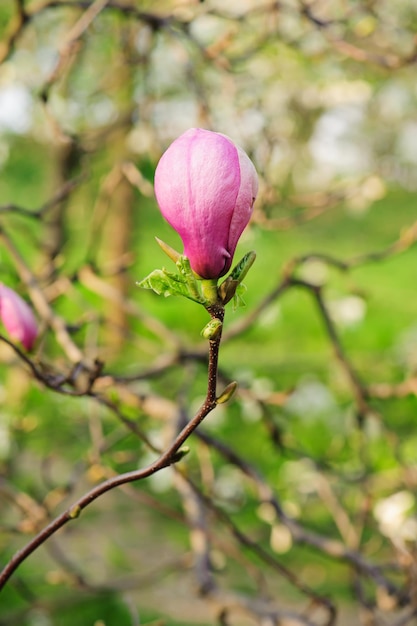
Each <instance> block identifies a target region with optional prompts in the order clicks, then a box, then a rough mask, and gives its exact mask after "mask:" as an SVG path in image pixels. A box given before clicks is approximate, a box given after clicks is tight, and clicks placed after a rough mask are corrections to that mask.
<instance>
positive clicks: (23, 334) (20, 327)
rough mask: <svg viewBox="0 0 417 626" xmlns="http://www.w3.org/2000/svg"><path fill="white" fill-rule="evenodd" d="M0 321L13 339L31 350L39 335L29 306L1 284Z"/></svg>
mask: <svg viewBox="0 0 417 626" xmlns="http://www.w3.org/2000/svg"><path fill="white" fill-rule="evenodd" d="M0 319H1V320H2V322H3V324H4V326H5V328H6V330H7V332H8V333H9V335H10V337H11V338H12V339H16V340H17V341H20V343H21V344H22V345H23V346H24V347H25V348H26V350H30V349H31V348H32V346H33V343H34V341H35V339H36V336H37V334H38V329H37V324H36V320H35V317H34V315H33V313H32V310H31V309H30V307H29V305H28V304H27V303H26V302H25V301H24V300H23V299H22V298H21V297H20V296H19V295H18V294H17V293H16V292H15V291H13V289H10V288H9V287H6V286H5V285H2V284H0Z"/></svg>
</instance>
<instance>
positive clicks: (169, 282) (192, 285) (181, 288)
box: [137, 257, 205, 304]
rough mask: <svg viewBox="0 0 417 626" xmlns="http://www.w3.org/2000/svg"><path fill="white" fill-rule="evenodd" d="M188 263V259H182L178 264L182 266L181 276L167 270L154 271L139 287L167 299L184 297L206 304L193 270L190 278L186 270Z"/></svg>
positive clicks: (139, 283)
mask: <svg viewBox="0 0 417 626" xmlns="http://www.w3.org/2000/svg"><path fill="white" fill-rule="evenodd" d="M187 261H188V259H186V257H181V259H180V260H179V261H178V262H177V265H180V266H181V270H182V271H181V270H180V273H179V274H174V273H173V272H168V270H166V269H165V268H162V269H160V270H154V271H153V272H151V273H150V274H149V275H148V276H146V278H144V279H143V280H141V281H140V282H138V283H137V285H138V286H139V287H142V289H152V291H154V292H155V293H156V294H158V295H159V296H164V297H165V298H168V297H169V296H184V297H185V298H189V299H190V300H194V302H198V303H199V304H204V303H205V300H204V297H203V296H202V295H201V293H200V292H199V289H198V286H197V285H196V282H197V281H196V279H195V277H194V275H192V272H191V268H190V272H191V276H189V274H188V272H187V270H186V269H184V266H186V264H187ZM188 267H189V263H188Z"/></svg>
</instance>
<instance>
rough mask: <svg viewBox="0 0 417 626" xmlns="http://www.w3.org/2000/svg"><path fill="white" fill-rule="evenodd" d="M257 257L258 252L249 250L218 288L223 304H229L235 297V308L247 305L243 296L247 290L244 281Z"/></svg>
mask: <svg viewBox="0 0 417 626" xmlns="http://www.w3.org/2000/svg"><path fill="white" fill-rule="evenodd" d="M255 259H256V253H255V252H254V251H253V250H251V251H250V252H247V253H246V254H245V256H244V257H243V258H242V259H241V260H240V261H239V263H237V265H235V267H234V268H233V269H232V271H231V272H230V274H229V276H228V277H227V278H226V279H225V280H224V281H223V282H222V284H221V285H220V287H219V289H218V292H219V296H220V299H221V301H222V303H223V304H227V303H228V302H230V300H232V298H233V310H235V309H237V308H238V307H241V306H245V301H244V300H243V297H242V296H243V294H244V293H245V292H246V287H245V285H244V284H243V283H242V281H243V279H244V278H245V276H246V274H247V273H248V271H249V270H250V268H251V267H252V265H253V263H254V262H255Z"/></svg>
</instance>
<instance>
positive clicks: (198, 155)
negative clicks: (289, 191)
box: [155, 128, 258, 279]
mask: <svg viewBox="0 0 417 626" xmlns="http://www.w3.org/2000/svg"><path fill="white" fill-rule="evenodd" d="M257 192H258V176H257V174H256V170H255V167H254V165H253V163H252V161H251V160H250V159H249V157H248V155H247V154H246V153H245V152H244V151H243V150H242V149H241V148H239V147H238V146H235V144H234V143H233V142H232V140H231V139H229V137H226V136H225V135H221V134H219V133H214V132H211V131H209V130H202V129H201V128H191V129H190V130H188V131H187V132H185V133H184V134H183V135H181V136H180V137H178V139H176V140H175V141H174V142H173V143H172V144H171V145H170V146H169V148H168V149H167V151H166V152H165V153H164V154H163V155H162V157H161V160H160V161H159V163H158V166H157V168H156V172H155V195H156V199H157V201H158V204H159V207H160V209H161V212H162V215H163V216H164V217H165V219H166V220H167V222H168V223H169V224H170V225H171V226H172V227H173V228H174V229H175V230H176V231H177V233H178V234H179V235H180V237H181V239H182V242H183V244H184V254H185V256H187V257H188V259H189V261H190V265H191V268H192V269H193V271H194V272H195V273H196V274H198V276H200V277H201V278H213V279H214V278H219V277H220V276H223V275H224V274H226V272H227V271H228V270H229V269H230V266H231V264H232V260H233V255H234V252H235V248H236V245H237V242H238V240H239V237H240V235H241V234H242V232H243V230H244V228H245V227H246V226H247V224H248V222H249V219H250V216H251V213H252V207H253V203H254V200H255V198H256V194H257Z"/></svg>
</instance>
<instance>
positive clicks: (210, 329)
mask: <svg viewBox="0 0 417 626" xmlns="http://www.w3.org/2000/svg"><path fill="white" fill-rule="evenodd" d="M221 328H222V323H221V321H220V320H218V319H217V317H215V318H214V319H212V320H210V321H209V323H208V324H206V325H205V326H204V328H203V330H202V331H201V334H202V335H203V337H204V339H216V337H218V335H219V333H220V331H221Z"/></svg>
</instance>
